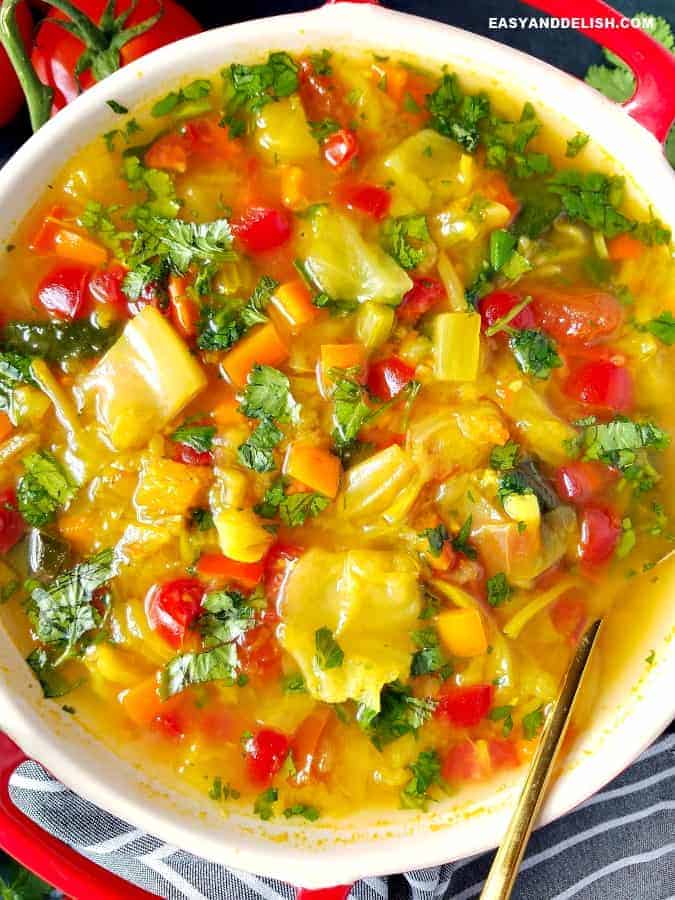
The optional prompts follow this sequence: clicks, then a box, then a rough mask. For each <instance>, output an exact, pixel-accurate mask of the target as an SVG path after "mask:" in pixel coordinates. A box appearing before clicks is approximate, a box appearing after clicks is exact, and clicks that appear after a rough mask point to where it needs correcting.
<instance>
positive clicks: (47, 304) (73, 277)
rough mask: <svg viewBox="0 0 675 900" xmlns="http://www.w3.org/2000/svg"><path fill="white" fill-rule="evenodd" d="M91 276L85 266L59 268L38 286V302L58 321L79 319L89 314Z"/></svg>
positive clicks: (89, 270) (53, 270)
mask: <svg viewBox="0 0 675 900" xmlns="http://www.w3.org/2000/svg"><path fill="white" fill-rule="evenodd" d="M90 275H91V269H90V268H87V267H85V266H57V267H56V268H55V269H52V270H51V272H49V273H48V274H47V275H45V277H44V278H43V279H42V281H41V282H40V284H39V285H38V289H37V293H36V300H37V302H38V303H39V304H40V306H41V307H42V308H43V309H46V310H47V312H48V313H51V315H53V316H55V317H56V318H57V319H68V320H72V319H79V318H81V317H82V316H84V315H86V312H87V309H86V307H87V296H88V294H87V284H88V282H89V276H90Z"/></svg>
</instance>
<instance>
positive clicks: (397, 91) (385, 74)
mask: <svg viewBox="0 0 675 900" xmlns="http://www.w3.org/2000/svg"><path fill="white" fill-rule="evenodd" d="M371 73H372V76H373V80H374V81H375V82H376V83H377V84H378V85H379V86H380V87H381V88H382V90H383V91H384V92H385V93H386V94H387V96H388V97H391V99H392V100H393V101H394V102H395V103H397V104H400V103H401V101H402V100H403V95H404V92H405V88H406V85H407V84H408V72H407V71H406V70H405V69H404V68H403V66H393V65H387V64H386V63H381V62H376V63H373V65H372V66H371Z"/></svg>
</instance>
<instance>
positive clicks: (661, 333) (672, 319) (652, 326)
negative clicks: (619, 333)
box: [640, 310, 675, 347]
mask: <svg viewBox="0 0 675 900" xmlns="http://www.w3.org/2000/svg"><path fill="white" fill-rule="evenodd" d="M640 328H641V329H644V330H645V331H648V332H649V333H650V334H653V335H654V337H655V338H658V339H659V340H660V341H661V343H663V344H666V345H667V346H668V347H672V345H673V344H675V316H673V314H672V313H671V312H670V310H665V311H664V312H662V313H659V315H658V316H656V318H654V319H650V321H649V322H645V323H644V324H643V325H640Z"/></svg>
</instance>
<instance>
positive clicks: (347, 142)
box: [323, 128, 359, 169]
mask: <svg viewBox="0 0 675 900" xmlns="http://www.w3.org/2000/svg"><path fill="white" fill-rule="evenodd" d="M358 152H359V139H358V138H357V137H356V134H355V133H354V132H353V131H352V130H351V128H340V130H339V131H334V132H333V134H331V135H329V136H328V137H327V138H326V140H325V141H324V143H323V155H324V157H325V159H326V162H328V163H329V164H330V165H331V166H333V168H334V169H340V168H342V166H344V165H346V164H347V163H348V162H350V161H351V160H352V159H354V157H355V156H357V155H358Z"/></svg>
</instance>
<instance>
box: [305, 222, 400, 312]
mask: <svg viewBox="0 0 675 900" xmlns="http://www.w3.org/2000/svg"><path fill="white" fill-rule="evenodd" d="M301 255H302V256H303V257H304V261H305V268H306V270H307V273H308V275H309V277H310V278H311V279H312V281H313V282H314V283H315V284H316V286H317V288H318V289H319V290H320V291H323V292H324V293H326V294H328V296H329V297H332V298H333V299H335V300H346V301H351V302H358V303H365V302H366V301H368V300H375V301H377V302H378V303H387V304H389V305H390V306H398V304H399V303H400V302H401V299H402V297H403V295H404V294H406V293H407V292H408V291H409V290H410V288H411V287H412V281H411V280H410V278H409V277H408V276H407V275H406V273H405V272H404V271H403V269H402V268H401V267H400V266H399V265H397V264H396V263H395V262H394V260H393V259H392V258H391V257H390V256H389V255H388V254H387V253H385V252H384V250H383V249H382V248H381V247H380V246H379V245H377V244H369V243H367V242H366V241H365V240H364V239H363V237H362V236H361V234H360V232H359V230H358V228H357V227H356V225H355V224H354V223H353V222H351V221H350V220H349V219H348V218H347V217H346V216H343V215H341V214H340V213H336V212H334V211H332V210H329V209H327V208H326V207H321V208H319V209H317V210H316V211H315V212H314V215H313V216H312V218H311V222H310V224H309V227H308V233H307V234H306V235H305V237H304V239H303V240H302V241H301Z"/></svg>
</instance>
